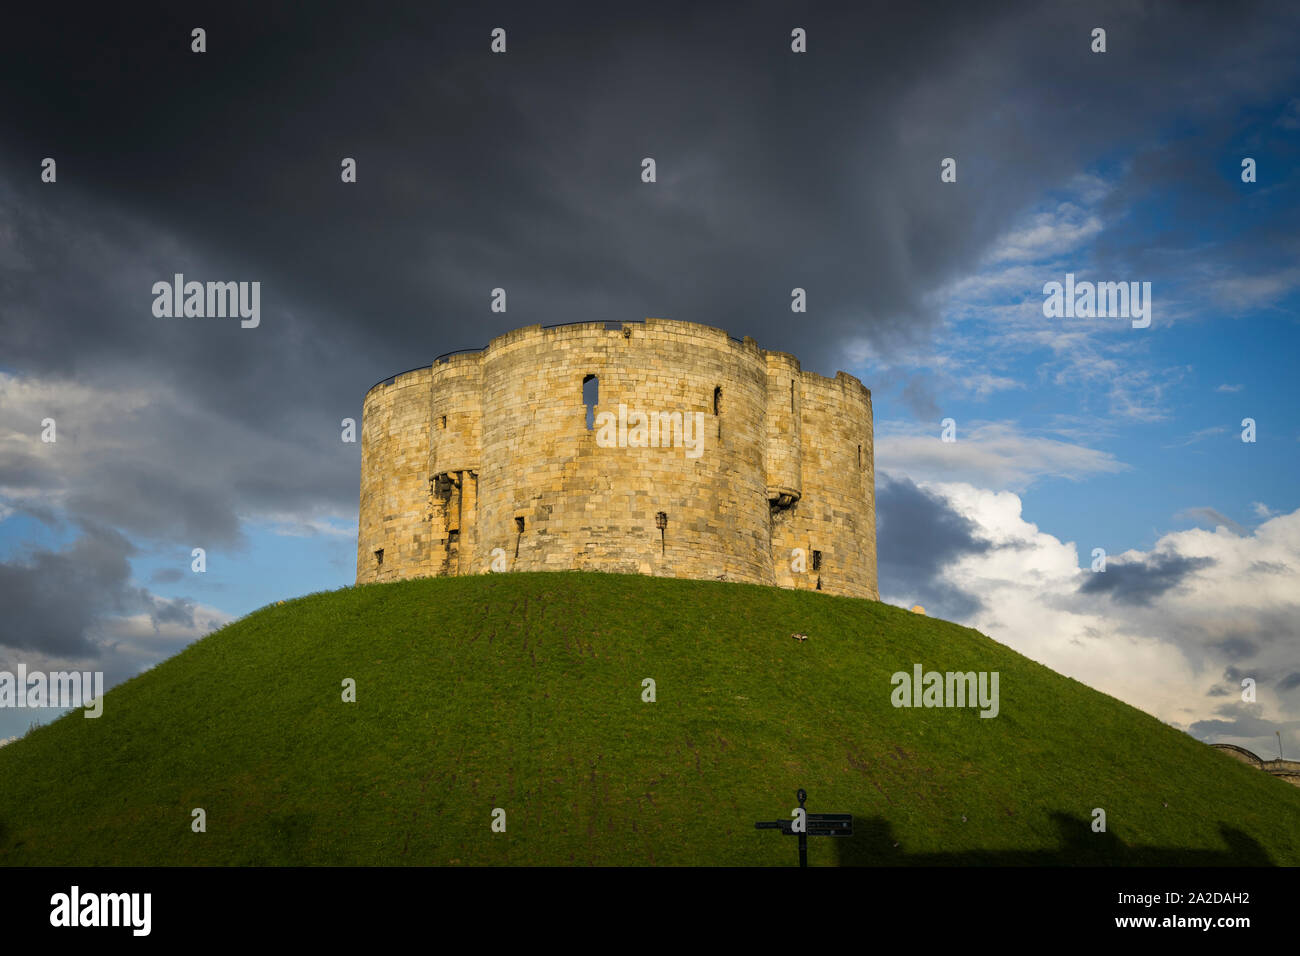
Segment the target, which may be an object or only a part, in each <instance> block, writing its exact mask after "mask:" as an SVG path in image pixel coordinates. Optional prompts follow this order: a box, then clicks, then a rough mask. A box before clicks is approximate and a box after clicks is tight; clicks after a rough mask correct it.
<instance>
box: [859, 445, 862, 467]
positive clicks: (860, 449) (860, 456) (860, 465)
mask: <svg viewBox="0 0 1300 956" xmlns="http://www.w3.org/2000/svg"><path fill="white" fill-rule="evenodd" d="M858 467H859V468H861V467H862V446H861V445H859V446H858Z"/></svg>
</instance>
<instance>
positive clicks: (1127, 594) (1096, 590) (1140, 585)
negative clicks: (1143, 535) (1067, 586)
mask: <svg viewBox="0 0 1300 956" xmlns="http://www.w3.org/2000/svg"><path fill="white" fill-rule="evenodd" d="M1213 564H1215V560H1214V559H1213V558H1208V557H1201V558H1189V557H1186V556H1184V555H1181V554H1150V555H1147V557H1146V559H1145V560H1143V561H1134V562H1124V563H1121V562H1118V561H1114V560H1112V561H1110V562H1108V563H1107V565H1106V571H1105V573H1104V574H1090V575H1088V577H1087V578H1086V579H1085V580H1084V582H1083V584H1082V585H1081V586H1080V587H1079V593H1080V594H1107V595H1109V596H1110V597H1111V599H1112V600H1114V601H1116V602H1117V603H1119V604H1135V605H1147V604H1150V603H1151V602H1152V601H1153V600H1155V599H1156V598H1158V597H1159V596H1160V595H1162V594H1164V593H1165V592H1166V591H1170V590H1172V589H1173V588H1176V587H1178V585H1180V584H1181V583H1182V581H1183V579H1184V578H1185V577H1187V576H1188V575H1189V574H1191V573H1193V572H1194V571H1200V570H1201V569H1203V568H1208V567H1210V566H1211V565H1213Z"/></svg>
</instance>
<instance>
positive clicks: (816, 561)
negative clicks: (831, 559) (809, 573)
mask: <svg viewBox="0 0 1300 956" xmlns="http://www.w3.org/2000/svg"><path fill="white" fill-rule="evenodd" d="M812 569H813V570H814V571H820V570H821V569H822V553H821V552H820V551H814V552H813V566H812Z"/></svg>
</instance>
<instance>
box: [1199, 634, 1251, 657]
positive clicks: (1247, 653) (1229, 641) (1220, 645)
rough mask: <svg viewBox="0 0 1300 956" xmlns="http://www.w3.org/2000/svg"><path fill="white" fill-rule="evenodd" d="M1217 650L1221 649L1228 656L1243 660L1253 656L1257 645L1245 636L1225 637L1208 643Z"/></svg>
mask: <svg viewBox="0 0 1300 956" xmlns="http://www.w3.org/2000/svg"><path fill="white" fill-rule="evenodd" d="M1210 647H1212V648H1214V649H1215V650H1217V651H1222V652H1223V653H1224V654H1226V655H1227V656H1228V657H1231V658H1233V659H1234V660H1243V659H1246V658H1250V657H1254V656H1255V654H1256V653H1258V652H1259V645H1257V644H1256V643H1255V642H1254V641H1252V640H1250V639H1249V638H1245V637H1237V636H1234V637H1226V638H1224V639H1223V640H1221V641H1215V642H1214V643H1212V644H1211V645H1210Z"/></svg>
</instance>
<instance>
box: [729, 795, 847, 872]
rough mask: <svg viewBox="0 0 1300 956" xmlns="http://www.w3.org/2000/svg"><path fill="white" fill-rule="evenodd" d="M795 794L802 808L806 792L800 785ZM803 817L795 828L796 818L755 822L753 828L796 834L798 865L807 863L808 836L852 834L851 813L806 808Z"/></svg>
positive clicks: (787, 834)
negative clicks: (800, 825)
mask: <svg viewBox="0 0 1300 956" xmlns="http://www.w3.org/2000/svg"><path fill="white" fill-rule="evenodd" d="M796 796H797V797H798V798H799V809H800V810H803V809H804V801H806V800H807V799H808V792H807V791H806V790H804V789H803V788H802V787H800V788H799V791H798V793H797V794H796ZM801 816H802V817H803V826H802V827H801V828H800V829H795V825H796V823H797V822H798V821H796V820H773V821H772V822H770V823H755V824H754V829H755V830H780V831H781V832H782V833H784V834H785V835H786V836H797V837H798V838H799V865H800V866H807V865H808V838H809V837H810V836H835V837H847V836H853V814H851V813H808V812H807V811H806V810H805V811H804V812H803V813H802V814H801Z"/></svg>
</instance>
